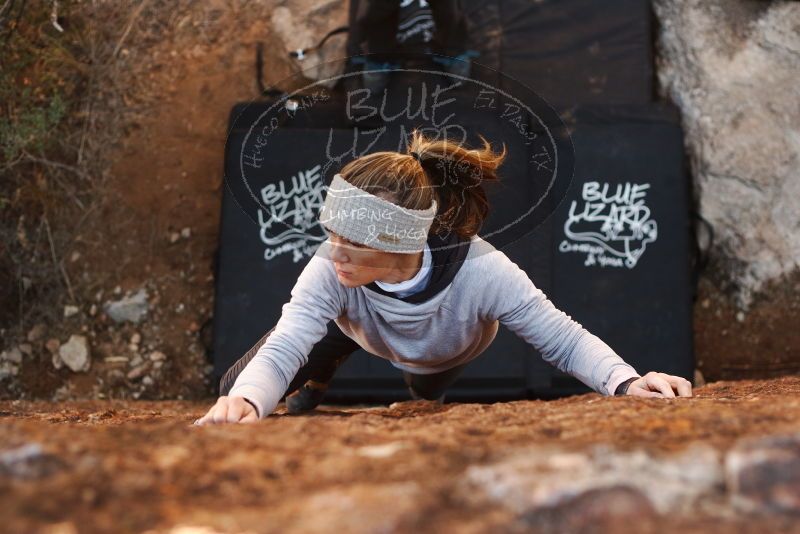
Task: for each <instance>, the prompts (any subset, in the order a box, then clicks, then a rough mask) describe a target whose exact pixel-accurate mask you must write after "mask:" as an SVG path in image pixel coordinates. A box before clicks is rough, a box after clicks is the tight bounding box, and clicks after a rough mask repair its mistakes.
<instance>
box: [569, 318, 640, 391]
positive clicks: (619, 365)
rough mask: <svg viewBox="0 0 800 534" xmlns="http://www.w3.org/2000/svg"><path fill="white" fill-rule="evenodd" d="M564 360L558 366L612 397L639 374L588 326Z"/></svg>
mask: <svg viewBox="0 0 800 534" xmlns="http://www.w3.org/2000/svg"><path fill="white" fill-rule="evenodd" d="M563 359H564V361H563V362H559V365H557V366H558V367H559V368H560V369H562V370H563V371H564V372H566V373H569V374H570V375H572V376H574V377H576V378H577V379H578V380H580V381H581V382H583V383H584V384H586V385H588V386H589V387H591V388H592V389H594V390H595V391H597V392H598V393H601V394H603V395H607V396H612V395H614V394H615V393H616V390H617V387H618V386H619V385H620V384H621V383H623V382H625V381H626V380H628V379H630V378H633V377H639V376H640V375H639V373H638V372H636V369H634V368H633V367H632V366H631V365H629V364H628V363H626V362H625V360H623V359H622V358H621V357H620V356H619V355H618V354H617V353H616V352H614V350H613V349H612V348H611V347H609V346H608V345H607V344H606V343H605V342H604V341H603V340H602V339H600V338H599V337H597V336H596V335H594V334H592V333H591V332H589V331H588V330H586V329H582V332H581V333H579V335H578V336H577V340H576V343H575V346H574V347H573V348H572V350H570V351H567V352H565V353H564V356H563Z"/></svg>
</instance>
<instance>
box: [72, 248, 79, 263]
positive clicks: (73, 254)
mask: <svg viewBox="0 0 800 534" xmlns="http://www.w3.org/2000/svg"><path fill="white" fill-rule="evenodd" d="M79 259H81V253H80V252H78V251H77V250H76V251H75V252H73V253H72V255H71V256H70V257H69V261H71V262H72V263H75V262H76V261H78V260H79Z"/></svg>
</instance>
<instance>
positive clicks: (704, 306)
mask: <svg viewBox="0 0 800 534" xmlns="http://www.w3.org/2000/svg"><path fill="white" fill-rule="evenodd" d="M700 305H701V306H702V307H703V308H708V307H709V306H710V305H711V301H710V300H708V299H703V302H701V303H700Z"/></svg>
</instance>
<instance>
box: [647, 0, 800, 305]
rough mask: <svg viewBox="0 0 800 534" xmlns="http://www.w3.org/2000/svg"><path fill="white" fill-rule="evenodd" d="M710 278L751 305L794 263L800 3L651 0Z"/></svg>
mask: <svg viewBox="0 0 800 534" xmlns="http://www.w3.org/2000/svg"><path fill="white" fill-rule="evenodd" d="M654 9H655V12H656V15H657V17H658V18H659V20H660V32H659V36H658V59H657V61H658V65H657V71H658V78H659V83H660V90H661V91H662V93H664V94H665V96H669V97H671V99H672V100H674V101H675V102H676V103H677V105H678V106H679V107H680V108H681V110H682V114H683V126H684V130H685V132H686V145H687V150H688V152H689V155H690V158H691V165H692V170H693V174H694V179H695V192H696V194H697V202H698V206H699V209H700V213H701V215H702V216H703V217H704V218H705V219H706V220H708V221H709V222H710V223H711V224H712V226H713V227H714V231H715V240H716V246H715V247H714V249H713V252H712V258H713V260H714V262H713V263H714V265H716V266H717V269H716V272H715V274H716V275H718V276H719V277H720V278H721V280H722V281H724V282H725V283H730V284H731V285H732V286H733V288H734V290H735V291H734V292H735V294H736V297H737V301H738V304H739V306H741V307H742V308H744V309H747V308H748V307H749V306H750V304H751V303H752V300H753V296H754V293H755V292H756V291H758V290H759V289H760V288H761V287H762V286H763V285H764V283H765V282H767V281H768V280H770V279H773V278H777V277H779V276H781V275H784V274H788V273H790V272H792V271H794V270H796V269H797V267H798V264H800V231H798V227H800V209H799V208H800V84H798V79H800V3H798V2H757V1H752V0H732V1H722V0H708V1H699V0H655V1H654Z"/></svg>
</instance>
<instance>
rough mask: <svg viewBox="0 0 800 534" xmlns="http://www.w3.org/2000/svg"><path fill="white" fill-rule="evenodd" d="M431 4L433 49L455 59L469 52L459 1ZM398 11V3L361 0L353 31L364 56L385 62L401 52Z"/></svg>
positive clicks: (451, 0) (396, 1)
mask: <svg viewBox="0 0 800 534" xmlns="http://www.w3.org/2000/svg"><path fill="white" fill-rule="evenodd" d="M428 5H429V6H430V9H431V14H432V15H433V21H434V24H435V25H436V31H435V32H434V35H433V41H432V44H433V49H434V50H435V51H436V52H437V53H440V54H445V55H452V56H457V55H459V54H461V53H463V52H464V51H466V48H467V20H466V16H465V15H464V13H463V11H462V9H461V5H460V2H459V0H432V1H431V2H429V3H428ZM399 11H400V2H399V0H359V2H358V11H357V12H356V20H355V28H354V30H355V32H356V35H357V39H358V40H359V41H360V42H363V45H362V50H363V52H364V53H367V54H375V58H376V59H381V60H385V59H390V58H391V54H392V53H395V52H397V51H398V44H397V38H396V36H397V25H398V22H399ZM351 31H352V30H351Z"/></svg>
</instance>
